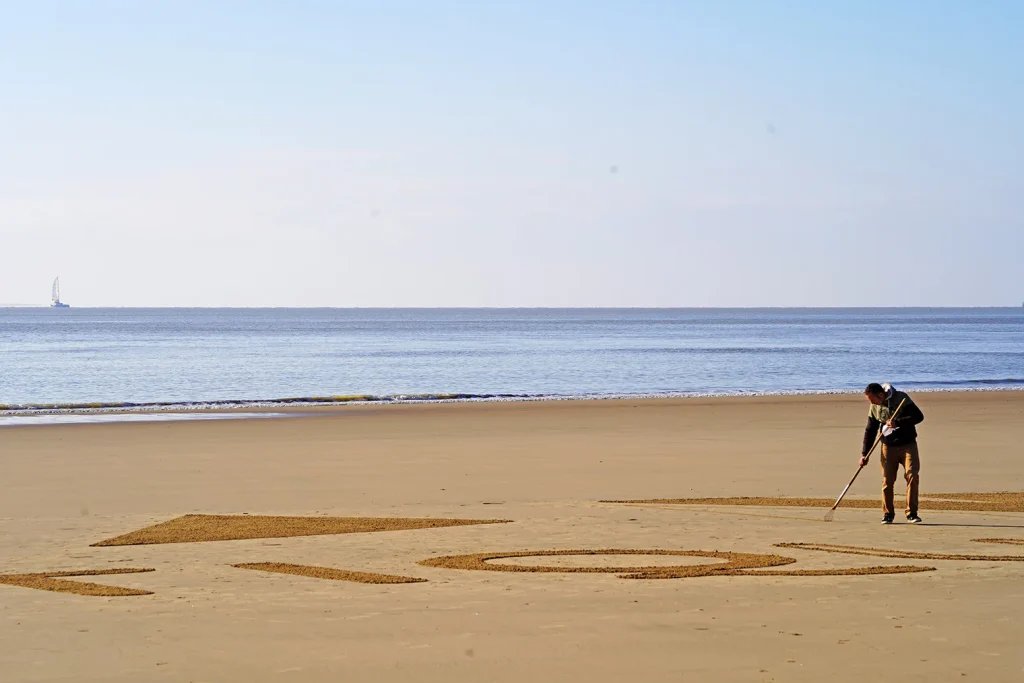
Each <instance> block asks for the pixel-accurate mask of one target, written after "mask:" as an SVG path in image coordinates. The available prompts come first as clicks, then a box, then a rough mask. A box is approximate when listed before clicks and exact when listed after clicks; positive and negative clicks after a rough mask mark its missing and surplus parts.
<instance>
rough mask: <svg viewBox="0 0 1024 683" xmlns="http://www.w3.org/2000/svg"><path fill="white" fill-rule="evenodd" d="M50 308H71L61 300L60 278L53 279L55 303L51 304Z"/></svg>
mask: <svg viewBox="0 0 1024 683" xmlns="http://www.w3.org/2000/svg"><path fill="white" fill-rule="evenodd" d="M50 308H71V306H69V305H68V304H66V303H64V302H63V301H61V300H60V278H59V277H55V278H53V303H52V304H50Z"/></svg>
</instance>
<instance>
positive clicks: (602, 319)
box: [0, 308, 1024, 414]
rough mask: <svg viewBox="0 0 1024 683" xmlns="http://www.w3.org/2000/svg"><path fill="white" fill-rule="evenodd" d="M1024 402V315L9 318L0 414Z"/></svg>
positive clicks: (0, 313) (112, 314)
mask: <svg viewBox="0 0 1024 683" xmlns="http://www.w3.org/2000/svg"><path fill="white" fill-rule="evenodd" d="M871 381H889V382H892V383H894V384H895V385H896V386H899V387H901V388H904V389H907V390H940V389H975V390H980V389H1024V308H972V309H947V308H942V309H925V308H900V309H207V308H202V309H200V308H195V309H166V308H164V309H125V308H106V309H104V308H94V309H89V308H81V309H79V308H70V309H43V308H39V309H36V308H31V309H30V308H9V309H0V411H6V412H7V414H11V412H17V413H24V412H38V411H54V410H59V411H83V410H89V409H96V408H99V407H103V406H106V407H108V408H109V407H111V406H126V407H135V408H138V407H180V406H203V405H223V404H230V405H241V406H246V405H275V404H278V403H296V404H303V403H316V402H323V401H346V400H355V399H358V400H378V401H397V400H514V399H528V398H549V399H568V398H586V397H620V396H629V397H637V396H644V397H651V396H686V395H737V394H777V393H828V392H847V391H859V390H861V389H863V387H864V385H865V384H867V383H868V382H871Z"/></svg>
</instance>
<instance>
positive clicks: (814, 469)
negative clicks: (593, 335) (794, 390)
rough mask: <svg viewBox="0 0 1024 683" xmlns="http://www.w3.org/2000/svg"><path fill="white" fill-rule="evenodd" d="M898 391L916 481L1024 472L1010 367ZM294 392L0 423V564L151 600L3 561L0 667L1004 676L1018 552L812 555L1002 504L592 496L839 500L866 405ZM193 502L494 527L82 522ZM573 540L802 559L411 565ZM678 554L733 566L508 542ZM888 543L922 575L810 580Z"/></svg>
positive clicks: (927, 537)
mask: <svg viewBox="0 0 1024 683" xmlns="http://www.w3.org/2000/svg"><path fill="white" fill-rule="evenodd" d="M914 398H915V400H916V401H917V402H918V404H919V405H920V406H921V408H922V409H923V410H924V412H925V414H926V420H925V422H924V424H923V425H921V427H920V432H921V439H920V446H921V458H922V472H921V477H922V478H921V486H922V493H923V494H927V493H928V492H929V491H931V492H965V493H966V492H974V493H985V492H998V491H1021V490H1024V457H1022V453H1024V446H1022V444H1024V392H977V393H920V394H915V395H914ZM301 412H302V413H304V414H303V415H302V416H299V417H292V418H288V419H272V418H267V419H258V420H225V421H209V420H208V421H197V422H147V423H124V424H83V425H51V426H27V427H4V428H0V492H2V494H3V495H2V496H0V572H2V573H4V574H42V573H56V572H66V571H78V570H111V569H119V568H136V569H143V568H145V569H154V570H155V571H152V572H143V573H121V574H104V575H94V576H87V577H83V578H82V579H81V580H82V581H89V582H94V583H99V584H103V585H107V586H119V587H124V588H129V589H134V591H137V592H143V591H146V592H151V593H152V594H151V595H124V596H117V597H98V596H96V595H76V594H73V593H64V592H61V593H58V592H51V591H46V590H36V589H32V588H26V587H23V586H20V585H0V672H3V674H4V675H3V679H4V680H5V681H7V680H10V681H125V682H127V681H149V680H153V681H181V680H194V681H234V680H246V681H337V680H374V681H410V680H415V681H446V682H447V681H481V680H487V681H519V680H522V679H524V678H526V679H529V678H533V679H537V680H542V681H558V680H578V679H581V678H584V677H585V678H586V679H588V680H592V681H619V680H702V681H703V680H715V681H771V680H775V681H812V680H813V681H820V680H823V679H826V678H827V680H833V681H854V680H857V681H860V680H864V679H866V678H874V677H876V676H877V675H879V672H881V671H883V670H884V671H885V673H886V674H888V675H891V676H894V677H897V678H899V679H900V680H909V681H914V680H949V679H950V678H956V679H957V680H960V679H961V678H963V677H961V673H964V674H967V677H966V679H965V680H972V679H973V680H977V679H978V678H979V677H981V678H982V679H983V680H994V681H1002V680H1020V679H1021V677H1022V676H1024V651H1022V648H1020V646H1019V644H1020V642H1022V641H1024V627H1022V626H1021V625H1020V619H1019V616H1018V615H1019V614H1021V613H1024V590H1022V589H1021V587H1020V586H1021V585H1022V579H1024V563H1022V562H1016V561H998V560H995V559H991V560H988V559H980V560H978V559H972V560H946V559H920V560H918V559H905V558H903V557H898V558H890V557H884V556H878V555H877V554H876V555H861V554H850V553H838V552H828V551H827V548H826V550H822V548H823V547H826V546H853V547H858V548H872V549H883V550H885V549H888V550H901V551H907V554H909V555H910V556H911V557H912V558H914V557H917V556H918V555H917V554H923V555H927V556H929V557H933V556H942V555H952V556H965V557H978V556H981V557H982V558H984V557H986V556H1007V555H1015V554H1018V553H1017V552H1016V551H1017V549H1018V548H1019V546H1015V545H1014V544H1013V543H1012V542H1008V541H1014V540H1018V541H1019V540H1020V539H1024V513H1014V512H981V511H965V510H948V511H947V510H943V511H938V510H929V509H928V506H927V502H926V501H925V502H923V503H922V509H921V516H922V517H923V518H924V520H925V523H924V524H922V525H917V526H912V525H908V524H896V525H894V526H892V527H882V526H881V525H879V524H878V521H879V518H880V511H879V510H877V509H858V508H853V507H850V508H841V509H840V510H839V512H838V514H837V516H836V521H835V522H833V523H831V524H828V523H824V522H823V521H821V519H822V516H823V514H824V510H822V509H816V508H802V507H785V508H782V507H768V506H760V507H748V506H743V507H740V506H734V505H733V506H717V505H673V504H668V503H649V504H619V503H602V502H600V501H602V500H641V499H643V500H655V499H657V500H671V499H681V498H708V497H735V496H758V497H777V496H792V497H808V498H825V499H834V497H835V496H836V495H838V493H839V491H840V490H841V489H842V487H843V486H844V485H845V484H846V482H847V481H849V478H850V476H852V474H853V472H854V470H855V469H856V461H857V457H858V455H859V449H860V439H861V435H862V430H863V425H864V420H865V416H866V413H867V405H866V403H865V402H864V401H863V398H861V397H859V396H808V397H761V398H730V399H666V400H645V401H629V400H616V401H571V402H570V401H567V402H538V403H483V404H427V405H391V406H352V405H349V406H342V407H332V408H317V409H312V410H311V409H308V408H303V409H301ZM308 413H312V414H308ZM879 479H880V476H879V473H878V464H877V455H876V456H875V458H874V459H873V462H872V463H871V464H870V465H869V469H868V470H866V471H865V472H864V473H863V474H862V475H861V477H860V478H859V479H858V480H857V483H856V484H855V485H854V488H853V489H852V491H851V493H850V496H851V499H854V500H855V499H870V500H874V499H876V498H877V494H878V489H879ZM188 514H216V515H243V514H250V515H278V516H291V515H305V516H320V515H324V516H333V517H355V516H366V517H391V516H394V517H407V518H423V517H430V518H451V519H463V520H465V519H480V520H492V519H509V520H513V522H512V523H509V524H492V525H460V526H447V527H439V528H419V529H405V530H390V531H380V532H372V533H345V534H341V535H324V536H299V537H284V538H274V537H267V538H250V539H247V540H234V541H207V542H201V543H173V544H156V545H126V546H113V547H90V545H91V544H93V543H97V542H99V541H102V540H104V539H108V538H112V537H116V536H120V535H123V534H128V533H130V532H133V531H136V530H138V529H141V528H143V527H146V526H149V525H153V524H158V523H161V522H166V521H168V520H171V519H174V518H176V517H180V516H182V515H188ZM899 519H900V521H902V520H901V518H899ZM979 538H981V539H989V540H991V539H1004V540H1002V541H1000V543H1001V544H1000V545H993V544H988V543H984V544H983V543H979V542H977V541H975V540H974V539H979ZM1007 539H1008V540H1007ZM776 544H810V545H808V546H807V547H800V546H798V545H795V546H790V547H777V546H776ZM569 549H573V550H588V551H592V550H595V549H597V550H599V549H615V550H637V549H660V550H667V551H701V552H705V553H713V552H718V553H722V554H723V556H724V554H728V553H732V554H740V553H744V554H751V555H756V556H784V557H786V558H790V559H791V560H795V561H792V562H789V563H788V564H785V565H784V566H778V563H777V562H776V563H775V564H772V563H762V564H761V565H758V563H757V562H754V564H753V566H754V567H755V568H754V569H749V570H743V573H742V574H739V575H715V574H713V573H710V572H699V571H677V572H676V574H678V576H681V577H683V578H651V579H646V578H621V574H616V573H615V572H605V573H597V572H581V571H573V572H571V573H570V572H567V573H560V572H552V571H544V572H531V571H520V570H518V569H517V570H516V571H478V570H471V569H459V568H448V567H446V566H429V565H425V564H421V562H423V561H424V560H429V559H431V558H438V557H444V556H456V555H475V554H479V553H494V554H500V555H508V554H511V553H521V552H522V551H529V550H536V551H556V550H569ZM1019 549H1020V550H1021V552H1020V553H1019V554H1021V555H1024V548H1019ZM555 560H558V562H557V563H556V561H555ZM625 560H628V562H626V561H625ZM684 561H685V564H692V565H695V564H700V563H706V564H712V563H715V562H722V563H724V562H726V560H725V559H716V558H715V557H711V556H704V557H698V556H684V557H679V556H671V557H658V556H642V555H634V554H630V555H628V556H626V557H625V558H621V557H616V556H615V555H581V556H557V557H550V556H545V557H536V558H530V557H517V558H514V562H515V563H516V564H517V565H521V566H528V565H531V564H532V565H556V564H558V565H561V566H565V567H567V568H576V569H578V568H581V567H587V566H608V567H616V566H619V567H623V568H627V569H628V568H630V567H632V568H636V567H638V566H648V565H649V566H652V567H656V566H658V565H659V564H662V565H664V564H666V563H667V564H670V565H673V566H675V565H681V564H684ZM501 562H502V563H512V562H513V560H512V559H508V560H501ZM264 563H266V565H265V566H268V567H271V566H277V565H280V566H290V565H302V566H305V567H312V568H319V569H324V570H337V575H338V576H342V575H343V574H344V573H345V572H351V573H354V574H356V575H358V574H360V573H363V574H381V575H386V576H389V577H407V578H417V579H426V581H425V582H418V583H407V584H406V583H402V584H397V583H396V584H387V583H384V584H371V583H360V582H356V581H349V580H329V579H327V578H316V577H315V576H303V575H295V574H292V573H279V572H275V571H254V570H252V569H243V568H238V567H234V566H232V565H241V564H248V565H257V566H259V565H264ZM437 564H438V565H443V563H437ZM899 565H907V566H914V567H933V568H934V570H933V571H921V572H918V573H911V574H895V575H887V574H882V575H878V574H870V573H865V574H862V575H845V576H819V575H815V573H821V572H825V571H844V570H852V569H863V570H866V569H868V568H871V567H879V566H883V567H896V566H899ZM757 566H773V567H774V569H773V570H775V571H792V572H804V573H805V574H804V575H796V576H773V575H765V576H752V575H750V574H756V573H757V572H759V571H765V570H759V569H757V568H756V567H757ZM291 570H292V569H289V571H291ZM808 572H809V573H810V575H807V574H806V573H808ZM321 573H323V572H321ZM649 573H650V575H651V576H662V577H664V576H665V575H666V574H667V573H671V572H666V571H657V570H652V571H650V572H649ZM705 574H710V575H705ZM324 575H325V576H330V575H332V574H331V573H330V572H327V573H326V574H324ZM67 580H68V581H74V580H75V579H74V578H73V577H68V578H67ZM967 624H969V625H970V626H969V628H968V627H967V626H965V625H967Z"/></svg>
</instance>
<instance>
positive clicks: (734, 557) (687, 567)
mask: <svg viewBox="0 0 1024 683" xmlns="http://www.w3.org/2000/svg"><path fill="white" fill-rule="evenodd" d="M585 555H672V556H677V557H702V558H711V559H713V560H724V562H716V563H714V564H697V565H693V564H680V565H670V566H664V565H638V566H629V567H593V566H591V567H584V566H576V567H566V566H559V565H543V564H534V565H522V564H509V563H499V562H495V560H504V559H509V558H513V557H516V558H519V557H564V556H585ZM793 562H796V560H795V559H794V558H792V557H783V556H782V555H759V554H754V553H723V552H718V551H707V550H659V549H654V550H632V549H622V548H602V549H597V550H589V549H588V550H523V551H518V552H506V553H502V552H497V553H475V554H472V555H449V556H447V557H434V558H431V559H429V560H423V561H422V562H420V564H421V565H423V566H425V567H445V568H447V569H471V570H479V571H491V572H540V573H567V574H626V575H630V576H632V577H636V578H639V575H645V576H646V575H648V574H671V575H673V576H711V575H715V574H728V573H730V572H735V571H738V570H741V569H753V568H756V567H778V566H781V565H784V564H791V563H793Z"/></svg>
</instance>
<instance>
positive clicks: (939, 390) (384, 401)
mask: <svg viewBox="0 0 1024 683" xmlns="http://www.w3.org/2000/svg"><path fill="white" fill-rule="evenodd" d="M896 386H897V388H900V389H904V386H905V385H902V384H898V383H897V384H896ZM904 390H906V391H908V392H909V393H914V394H979V393H997V392H1019V391H1024V385H1017V384H1014V385H1012V386H1006V385H1002V386H1001V385H995V384H993V385H989V386H981V387H962V386H958V387H920V388H917V387H912V388H910V389H904ZM860 393H861V390H860V389H818V390H766V391H747V392H736V391H733V392H714V391H693V392H683V391H680V392H658V393H642V394H629V393H607V394H572V395H564V394H459V393H434V394H396V395H385V396H372V395H353V396H308V397H295V398H275V399H237V400H235V399H224V400H212V401H155V402H138V403H137V402H131V401H125V402H102V401H89V402H81V403H45V404H0V418H3V417H32V416H47V415H117V414H174V413H184V414H216V413H236V412H239V411H252V412H258V413H263V412H267V411H277V412H281V413H294V412H297V411H298V410H299V409H301V410H304V411H308V410H309V409H311V408H326V409H330V408H337V407H342V406H381V405H432V404H433V405H436V404H456V403H458V404H462V403H561V402H566V401H573V402H577V401H664V400H687V399H728V398H773V397H786V396H792V397H807V396H850V395H859V394H860ZM315 412H321V411H315Z"/></svg>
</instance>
